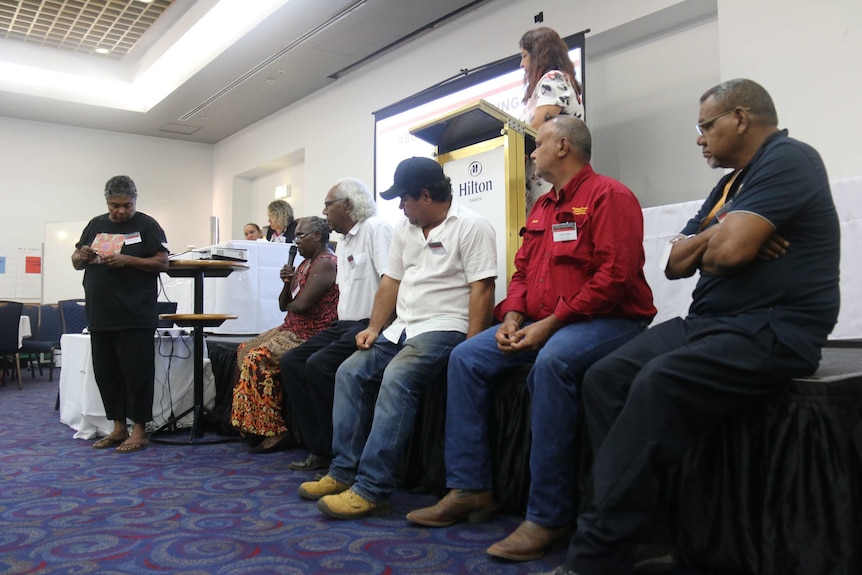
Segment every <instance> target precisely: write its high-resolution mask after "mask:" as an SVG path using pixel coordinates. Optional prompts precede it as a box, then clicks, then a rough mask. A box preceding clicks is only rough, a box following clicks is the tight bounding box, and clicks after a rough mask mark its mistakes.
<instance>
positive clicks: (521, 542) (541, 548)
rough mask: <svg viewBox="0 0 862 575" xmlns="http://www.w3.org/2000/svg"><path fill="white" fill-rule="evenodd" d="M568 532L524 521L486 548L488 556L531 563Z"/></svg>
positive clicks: (567, 529) (566, 529) (561, 528)
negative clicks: (506, 535) (509, 533)
mask: <svg viewBox="0 0 862 575" xmlns="http://www.w3.org/2000/svg"><path fill="white" fill-rule="evenodd" d="M568 531H569V528H568V527H542V526H541V525H539V524H537V523H533V522H532V521H524V522H523V523H521V524H520V525H519V526H518V528H517V529H515V531H514V532H513V533H512V534H511V535H509V536H508V537H506V538H505V539H503V540H502V541H498V542H497V543H494V544H493V545H491V546H490V547H488V554H489V555H493V556H494V557H502V558H503V559H508V560H509V561H532V560H534V559H538V558H539V557H541V556H542V555H544V554H545V551H547V550H548V548H550V546H551V545H553V544H554V541H556V540H557V539H559V538H560V537H562V536H563V535H564V534H565V533H566V532H568Z"/></svg>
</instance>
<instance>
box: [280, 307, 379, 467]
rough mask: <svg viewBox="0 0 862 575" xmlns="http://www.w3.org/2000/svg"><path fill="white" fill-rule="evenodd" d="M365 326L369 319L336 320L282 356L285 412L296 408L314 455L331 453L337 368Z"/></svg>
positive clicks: (349, 353)
mask: <svg viewBox="0 0 862 575" xmlns="http://www.w3.org/2000/svg"><path fill="white" fill-rule="evenodd" d="M366 327H368V320H367V319H364V320H359V321H334V322H332V324H331V325H330V326H329V327H328V328H326V329H325V330H323V331H321V332H319V333H318V334H317V335H315V336H313V337H311V338H309V339H307V340H306V341H305V343H303V344H302V345H300V346H298V347H295V348H293V349H291V350H289V351H288V352H286V353H285V354H284V355H282V356H281V383H282V387H283V389H284V401H285V406H284V409H285V413H287V410H288V409H291V408H292V409H293V413H294V416H295V417H296V422H297V425H298V426H299V432H300V434H301V435H302V438H303V440H304V441H305V444H306V445H307V446H308V449H309V450H310V451H311V453H313V454H315V455H323V456H331V455H332V401H333V397H334V395H335V372H336V371H338V366H340V365H341V363H342V362H343V361H344V360H345V359H347V358H348V357H350V356H351V355H352V354H353V352H355V351H356V334H358V333H359V332H360V331H362V330H363V329H365V328H366Z"/></svg>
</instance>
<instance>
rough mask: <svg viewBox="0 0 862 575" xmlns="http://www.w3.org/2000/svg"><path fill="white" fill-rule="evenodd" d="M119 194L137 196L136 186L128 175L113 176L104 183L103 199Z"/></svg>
mask: <svg viewBox="0 0 862 575" xmlns="http://www.w3.org/2000/svg"><path fill="white" fill-rule="evenodd" d="M119 196H129V197H130V198H137V197H138V188H137V187H135V182H134V181H132V178H130V177H129V176H114V177H113V178H111V179H110V180H108V182H107V183H106V184H105V199H106V200H108V199H111V198H116V197H119Z"/></svg>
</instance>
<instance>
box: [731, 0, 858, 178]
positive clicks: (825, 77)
mask: <svg viewBox="0 0 862 575" xmlns="http://www.w3.org/2000/svg"><path fill="white" fill-rule="evenodd" d="M718 18H719V20H718V21H719V26H718V30H719V36H718V40H719V46H720V54H721V77H722V78H723V79H730V78H738V77H746V78H751V79H752V80H755V81H757V82H760V83H761V84H762V85H763V86H764V87H765V88H766V89H767V90H768V91H769V93H770V94H771V95H772V98H773V100H774V101H775V106H776V108H777V110H778V119H779V122H780V125H781V127H783V128H788V129H789V130H790V135H791V136H793V137H796V138H798V139H800V140H803V141H805V142H807V143H809V144H811V145H812V146H814V147H815V148H816V149H817V150H818V151H819V152H820V154H821V156H823V160H824V162H825V163H826V169H827V171H828V172H829V178H830V179H831V180H838V179H843V178H848V177H853V176H860V175H862V161H860V154H859V148H860V147H859V134H860V133H862V103H860V102H862V98H860V94H862V74H860V72H859V68H860V62H859V58H860V55H862V2H860V1H859V0H820V1H818V2H814V3H811V2H802V1H801V0H755V1H751V0H718Z"/></svg>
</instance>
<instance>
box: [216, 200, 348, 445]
mask: <svg viewBox="0 0 862 575" xmlns="http://www.w3.org/2000/svg"><path fill="white" fill-rule="evenodd" d="M328 241H329V225H328V224H327V223H326V220H324V219H322V218H319V217H317V216H312V217H308V218H302V219H300V220H299V223H298V225H297V227H296V237H295V242H296V245H297V248H298V249H299V253H300V255H301V256H302V257H303V258H305V260H303V262H302V263H301V264H299V267H298V268H294V267H293V266H289V265H285V266H284V267H283V268H282V269H281V273H280V275H281V281H282V282H283V284H284V287H283V288H282V290H281V294H279V296H278V304H279V307H280V308H281V310H282V311H286V312H287V315H286V316H285V318H284V323H283V324H282V325H280V326H278V327H276V328H273V329H271V330H269V331H266V332H264V333H262V334H260V335H259V336H258V337H256V338H254V339H251V340H249V341H247V342H245V343H242V344H240V346H239V348H238V349H237V365H238V367H239V372H240V375H239V381H238V382H237V384H236V386H235V387H234V390H233V403H232V406H231V414H230V420H231V425H233V426H234V427H235V428H237V429H238V430H240V432H242V433H243V435H244V436H245V437H246V438H247V439H249V440H250V441H253V440H254V439H255V438H260V437H263V438H264V439H263V441H261V442H260V443H259V444H257V445H256V446H254V447H252V450H251V451H252V453H270V452H272V451H277V450H280V449H284V448H286V447H288V445H289V444H290V438H289V435H288V430H287V425H286V423H285V420H286V417H285V416H286V415H287V414H284V415H283V414H282V401H283V400H282V397H283V391H282V387H281V379H280V374H279V360H280V359H281V356H282V354H284V352H286V351H287V350H289V349H293V348H294V347H296V346H298V345H299V344H301V343H302V342H304V341H305V340H306V339H308V338H310V337H311V336H313V335H315V334H316V333H317V332H319V331H321V330H322V329H324V328H326V327H328V326H329V324H330V323H332V322H333V321H334V320H336V319H337V318H338V313H337V308H338V286H337V285H336V284H335V270H336V268H335V265H336V259H335V254H334V253H333V252H332V250H330V249H329V248H328V247H326V244H327V242H328Z"/></svg>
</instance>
